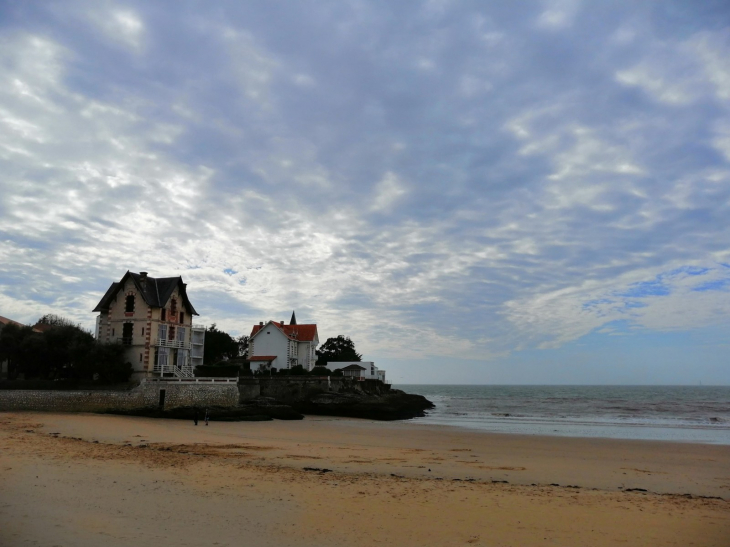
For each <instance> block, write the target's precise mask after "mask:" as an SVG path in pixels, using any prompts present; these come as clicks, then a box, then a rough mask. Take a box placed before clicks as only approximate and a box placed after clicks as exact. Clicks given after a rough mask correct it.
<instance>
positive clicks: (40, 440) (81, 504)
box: [0, 412, 730, 547]
mask: <svg viewBox="0 0 730 547" xmlns="http://www.w3.org/2000/svg"><path fill="white" fill-rule="evenodd" d="M413 426H417V427H413ZM0 448H1V449H2V450H0V469H3V475H4V477H5V480H4V487H5V488H4V489H0V490H2V492H0V502H1V503H2V506H3V507H4V509H3V511H2V512H0V530H3V531H0V542H2V543H3V545H8V546H10V547H13V546H15V545H21V544H24V543H23V542H24V541H26V540H31V539H33V540H36V541H39V542H40V543H41V544H48V545H52V544H73V545H78V546H80V547H83V546H85V545H89V546H91V545H98V544H101V543H104V544H107V545H112V546H116V545H133V544H140V543H139V541H141V540H143V538H148V539H147V541H152V539H151V538H152V537H154V538H155V539H154V541H155V543H156V544H159V545H184V544H186V542H189V543H188V544H190V545H197V544H203V543H200V541H204V543H205V544H212V543H213V541H212V540H211V538H215V540H216V541H217V542H218V543H219V545H238V544H241V542H244V543H247V544H254V545H284V546H289V545H291V546H297V547H299V546H305V545H307V546H308V545H315V544H317V545H333V546H334V545H338V546H349V545H353V546H360V545H377V544H392V545H395V544H398V545H425V544H429V545H463V544H473V545H509V544H524V545H533V544H542V543H543V542H545V543H546V544H559V545H565V546H571V545H575V546H578V545H586V544H591V545H597V546H608V545H614V544H616V543H618V542H628V543H629V544H634V545H639V544H646V545H653V546H654V545H673V544H675V542H676V544H689V542H690V541H693V542H694V543H695V545H708V546H710V545H712V546H715V545H716V546H721V545H726V540H727V538H728V537H730V501H729V500H730V471H728V470H730V447H727V446H723V445H704V444H689V443H676V442H666V441H639V440H626V441H624V440H615V439H583V438H568V437H553V436H543V437H540V436H536V435H535V436H533V435H513V434H499V433H488V432H482V431H477V432H474V431H465V430H462V429H460V428H453V427H451V426H434V425H422V424H414V423H403V422H379V421H371V420H364V419H353V418H332V417H322V416H314V417H310V416H308V417H307V418H306V419H305V420H303V421H298V422H288V421H276V420H275V421H273V422H211V424H210V426H209V427H205V426H204V425H202V424H201V425H199V426H197V427H196V426H194V425H193V424H192V422H187V421H183V420H155V419H150V418H137V417H126V416H110V415H96V414H51V413H38V412H24V413H2V414H0ZM716 498H723V499H716ZM130 504H131V505H130ZM145 508H146V510H144V511H143V509H145ZM160 512H162V513H160ZM678 514H681V515H682V518H677V516H676V515H678ZM24 515H25V516H24ZM201 515H202V516H201ZM191 516H194V517H195V518H191ZM35 517H38V518H39V519H40V520H39V522H43V523H44V526H42V527H37V526H36V527H34V526H33V525H32V523H33V522H34V518H35ZM82 517H83V518H82ZM199 517H200V518H199ZM120 518H121V519H122V521H123V522H126V520H124V519H134V520H133V521H130V522H134V523H135V525H134V527H133V528H134V529H133V530H130V529H129V528H128V527H126V528H125V527H120V526H121V525H120V522H122V521H120V520H119V519H120ZM201 518H203V519H204V520H200V519H201ZM160 519H163V520H162V521H161V520H160ZM205 519H207V520H205ZM89 522H92V523H103V526H102V525H101V524H100V525H98V526H96V525H90V524H89ZM161 522H163V523H164V529H165V530H166V533H165V534H160V533H158V532H159V531H160V530H159V526H160V523H161ZM193 522H195V523H196V524H197V526H198V527H199V529H198V528H195V529H193V528H191V527H190V526H189V525H192V523H193ZM616 522H622V526H621V527H620V529H617V528H619V527H616V526H615V523H616ZM59 528H60V529H61V530H60V531H59ZM59 533H60V534H61V535H60V536H59V535H58V534H59ZM53 534H55V535H53ZM102 534H106V535H104V537H103V539H102V538H101V535H102ZM201 534H208V535H207V536H206V535H201ZM242 534H244V535H242ZM244 536H245V537H244ZM51 537H53V538H54V539H53V541H54V543H50V541H51V540H50V539H49V538H51ZM57 538H61V539H57ZM205 538H207V539H205ZM543 538H550V539H551V541H552V543H551V541H545V540H544V539H543ZM135 542H136V543H135Z"/></svg>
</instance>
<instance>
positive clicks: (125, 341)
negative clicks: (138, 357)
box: [117, 336, 132, 346]
mask: <svg viewBox="0 0 730 547" xmlns="http://www.w3.org/2000/svg"><path fill="white" fill-rule="evenodd" d="M117 342H118V343H120V344H122V345H123V346H131V345H132V337H131V336H124V337H122V338H117Z"/></svg>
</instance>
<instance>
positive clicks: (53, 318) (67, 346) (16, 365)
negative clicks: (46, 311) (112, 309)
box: [0, 315, 132, 383]
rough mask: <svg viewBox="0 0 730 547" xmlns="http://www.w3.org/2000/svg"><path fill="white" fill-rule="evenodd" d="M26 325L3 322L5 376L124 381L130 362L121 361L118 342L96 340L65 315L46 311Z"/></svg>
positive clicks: (0, 341) (0, 346) (0, 344)
mask: <svg viewBox="0 0 730 547" xmlns="http://www.w3.org/2000/svg"><path fill="white" fill-rule="evenodd" d="M37 325H46V326H47V328H45V329H43V332H40V333H39V332H35V331H34V330H33V329H31V328H30V327H19V326H17V325H7V326H5V327H4V328H3V329H2V331H1V332H0V361H2V360H3V359H8V377H9V378H11V379H12V378H16V377H17V375H18V373H22V374H23V375H24V377H25V378H26V379H30V378H43V379H74V380H92V379H94V378H95V377H97V376H98V378H99V380H101V381H102V382H105V383H110V382H125V381H127V380H129V377H130V376H131V374H132V365H131V364H129V363H128V362H125V361H124V350H125V348H124V347H123V346H122V345H121V344H99V343H97V342H96V341H95V340H94V337H93V336H91V334H90V333H89V332H87V331H85V330H83V329H82V328H81V327H79V326H77V325H74V324H73V323H72V322H71V321H69V320H68V319H64V318H63V317H59V316H57V315H46V316H44V317H42V318H41V319H40V321H38V323H37Z"/></svg>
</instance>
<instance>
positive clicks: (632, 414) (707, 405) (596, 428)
mask: <svg viewBox="0 0 730 547" xmlns="http://www.w3.org/2000/svg"><path fill="white" fill-rule="evenodd" d="M393 387H394V388H397V389H402V390H403V391H405V392H406V393H417V394H419V395H423V396H425V397H426V398H427V399H428V400H430V401H431V402H433V403H434V404H435V405H436V408H434V409H433V410H430V411H428V413H427V416H426V417H424V418H415V419H413V420H412V422H413V423H416V424H433V425H445V426H452V427H461V428H468V429H478V430H483V431H491V432H496V433H512V434H521V435H554V436H566V437H603V438H615V439H637V440H657V441H674V442H693V443H706V444H725V445H730V386H524V385H522V386H514V385H405V384H401V385H394V386H393Z"/></svg>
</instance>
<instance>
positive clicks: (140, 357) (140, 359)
mask: <svg viewBox="0 0 730 547" xmlns="http://www.w3.org/2000/svg"><path fill="white" fill-rule="evenodd" d="M139 362H140V363H141V362H142V354H141V353H140V354H139Z"/></svg>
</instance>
